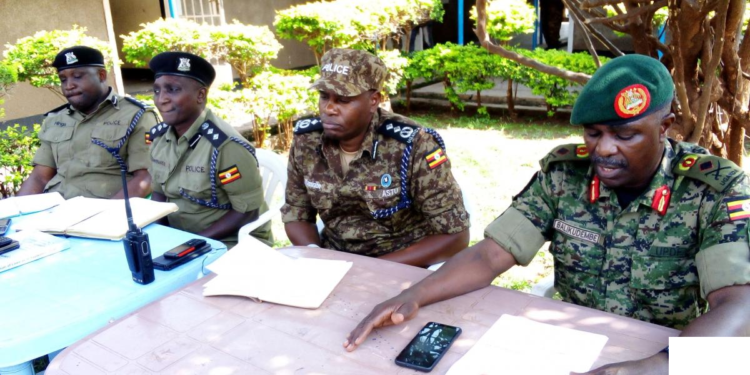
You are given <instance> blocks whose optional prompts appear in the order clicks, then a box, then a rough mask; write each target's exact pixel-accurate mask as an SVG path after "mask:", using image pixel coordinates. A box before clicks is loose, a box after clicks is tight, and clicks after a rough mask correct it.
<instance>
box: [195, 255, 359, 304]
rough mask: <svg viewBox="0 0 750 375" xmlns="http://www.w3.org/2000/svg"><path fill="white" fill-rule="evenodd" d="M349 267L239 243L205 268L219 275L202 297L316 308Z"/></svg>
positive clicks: (206, 287)
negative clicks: (250, 300) (227, 297)
mask: <svg viewBox="0 0 750 375" xmlns="http://www.w3.org/2000/svg"><path fill="white" fill-rule="evenodd" d="M351 267H352V263H351V262H346V261H341V260H325V259H310V258H299V259H294V258H290V257H288V256H286V255H284V254H282V253H280V252H278V251H276V250H274V249H272V248H270V247H268V246H265V245H263V244H262V243H260V242H259V241H248V242H243V243H240V244H239V245H237V246H235V247H234V248H232V250H230V251H228V252H227V253H226V254H225V255H224V256H222V257H221V258H219V259H218V260H217V261H215V262H214V263H212V264H211V265H209V266H207V267H206V268H208V269H210V270H211V271H212V272H214V273H216V274H218V276H217V277H216V278H214V279H213V280H211V281H209V282H207V283H206V284H205V285H204V288H205V289H204V290H203V295H204V296H217V295H237V296H244V297H248V298H257V299H259V300H261V301H266V302H273V303H278V304H281V305H288V306H295V307H302V308H308V309H317V308H318V307H320V305H322V304H323V301H325V299H326V298H328V295H330V294H331V292H332V291H333V289H334V288H335V287H336V285H338V284H339V282H340V281H341V279H343V278H344V275H346V273H347V272H348V271H349V269H350V268H351Z"/></svg>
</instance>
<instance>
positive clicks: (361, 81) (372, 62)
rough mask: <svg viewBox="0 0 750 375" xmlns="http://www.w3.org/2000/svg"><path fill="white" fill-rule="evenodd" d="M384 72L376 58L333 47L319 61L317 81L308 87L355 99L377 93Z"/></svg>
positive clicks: (356, 51)
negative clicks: (358, 96) (373, 91)
mask: <svg viewBox="0 0 750 375" xmlns="http://www.w3.org/2000/svg"><path fill="white" fill-rule="evenodd" d="M387 73H388V69H387V68H386V67H385V64H384V63H383V61H382V60H380V58H378V57H377V56H375V55H373V54H371V53H369V52H366V51H360V50H353V49H341V48H334V49H332V50H330V51H328V52H326V53H325V55H323V58H322V59H321V60H320V78H318V80H317V81H315V83H313V84H312V86H310V88H311V89H314V90H318V91H325V90H330V91H333V92H335V93H336V94H337V95H341V96H357V95H359V94H361V93H363V92H365V91H369V90H380V88H381V87H382V86H383V82H384V81H385V78H386V75H387Z"/></svg>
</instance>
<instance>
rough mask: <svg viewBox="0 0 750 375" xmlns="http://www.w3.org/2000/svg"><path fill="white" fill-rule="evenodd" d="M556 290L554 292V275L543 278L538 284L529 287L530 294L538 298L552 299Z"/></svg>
mask: <svg viewBox="0 0 750 375" xmlns="http://www.w3.org/2000/svg"><path fill="white" fill-rule="evenodd" d="M556 292H557V290H555V274H554V273H552V274H551V275H549V276H547V277H545V278H543V279H542V280H540V281H539V282H538V283H536V284H534V285H533V286H532V287H531V294H533V295H535V296H540V297H547V298H552V296H554V295H555V293H556Z"/></svg>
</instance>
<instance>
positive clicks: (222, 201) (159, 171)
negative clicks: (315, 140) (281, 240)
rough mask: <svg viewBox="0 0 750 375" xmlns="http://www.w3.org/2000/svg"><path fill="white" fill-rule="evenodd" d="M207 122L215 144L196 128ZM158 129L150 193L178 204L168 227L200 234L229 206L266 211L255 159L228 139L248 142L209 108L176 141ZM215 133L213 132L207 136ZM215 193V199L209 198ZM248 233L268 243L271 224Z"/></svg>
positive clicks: (234, 237) (234, 238)
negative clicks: (215, 137) (215, 138)
mask: <svg viewBox="0 0 750 375" xmlns="http://www.w3.org/2000/svg"><path fill="white" fill-rule="evenodd" d="M207 121H210V122H211V123H212V124H213V125H214V126H215V127H216V128H218V130H219V131H220V132H221V136H220V137H217V139H218V140H219V141H220V142H212V141H213V140H212V139H211V138H209V137H210V136H204V135H205V134H207V132H201V126H202V125H203V124H205V123H206V122H207ZM163 125H164V124H163ZM164 126H166V125H164ZM157 129H158V127H156V128H155V129H154V130H157ZM158 130H161V132H162V133H163V135H161V136H156V137H155V138H154V139H153V141H152V142H153V144H152V145H151V161H152V166H151V169H150V170H149V172H151V177H152V183H151V185H152V187H153V189H154V192H156V193H160V194H162V195H164V196H165V197H166V198H167V201H168V202H173V203H175V204H177V206H178V207H179V211H177V212H174V213H172V214H170V215H169V216H167V219H168V220H169V226H171V227H173V228H177V229H180V230H184V231H187V232H192V233H199V232H201V231H203V230H205V229H206V228H208V227H209V226H211V225H212V224H213V223H214V222H216V221H217V220H219V219H221V218H222V217H223V216H224V215H226V213H227V212H228V210H229V209H232V210H235V211H237V212H242V213H245V212H250V211H253V210H256V209H257V210H258V214H262V213H264V212H266V211H268V207H267V205H266V202H265V199H264V197H263V193H264V192H263V187H262V178H261V176H260V172H259V170H258V164H257V161H256V159H255V157H253V155H252V154H251V153H250V152H249V151H248V150H247V149H245V148H244V147H243V146H242V145H241V144H239V143H237V142H235V141H232V140H231V139H230V138H231V137H234V138H236V139H239V140H241V141H243V142H245V143H247V140H245V139H244V138H242V136H240V134H239V133H238V132H237V131H236V130H235V129H234V128H233V127H232V126H231V125H229V124H227V123H226V122H224V121H223V120H222V119H221V118H219V117H217V116H215V115H214V114H213V113H212V112H211V110H205V111H204V112H203V114H202V115H201V116H199V117H198V118H197V119H196V120H195V122H194V123H193V124H192V125H191V126H190V129H188V131H187V132H185V134H183V135H182V136H181V137H179V139H178V138H177V134H176V133H175V132H174V130H173V129H172V128H170V127H169V126H166V128H163V129H158ZM217 133H218V132H214V131H212V134H211V136H215V135H216V134H217ZM215 150H218V154H217V157H216V161H215V165H214V167H213V170H214V173H213V178H212V173H211V171H212V166H211V160H212V155H213V153H214V151H215ZM214 197H215V198H216V202H212V200H213V199H214ZM251 235H252V236H253V237H255V238H257V239H259V240H261V241H263V242H265V243H266V244H268V245H273V239H272V234H271V222H268V223H266V224H265V225H263V226H261V227H260V228H258V229H256V230H255V231H254V232H253V233H251ZM219 240H221V241H222V242H224V243H225V244H226V245H227V246H228V247H231V246H234V245H236V243H237V234H236V233H235V234H233V235H231V236H228V237H226V238H220V239H219Z"/></svg>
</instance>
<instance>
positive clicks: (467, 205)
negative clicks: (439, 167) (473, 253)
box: [427, 187, 477, 271]
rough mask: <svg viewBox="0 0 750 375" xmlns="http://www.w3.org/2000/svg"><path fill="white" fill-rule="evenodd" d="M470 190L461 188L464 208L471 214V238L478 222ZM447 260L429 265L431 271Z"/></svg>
mask: <svg viewBox="0 0 750 375" xmlns="http://www.w3.org/2000/svg"><path fill="white" fill-rule="evenodd" d="M468 190H470V189H468ZM468 190H467V189H465V188H464V187H462V188H461V197H462V198H463V200H464V208H466V212H467V213H468V214H469V238H471V231H472V229H473V230H477V228H475V227H474V224H475V223H476V218H475V217H474V204H473V203H472V202H471V198H469V195H470V194H469V193H468ZM443 264H445V262H440V263H437V264H433V265H431V266H429V267H427V269H428V270H430V271H437V269H438V268H440V267H442V266H443Z"/></svg>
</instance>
